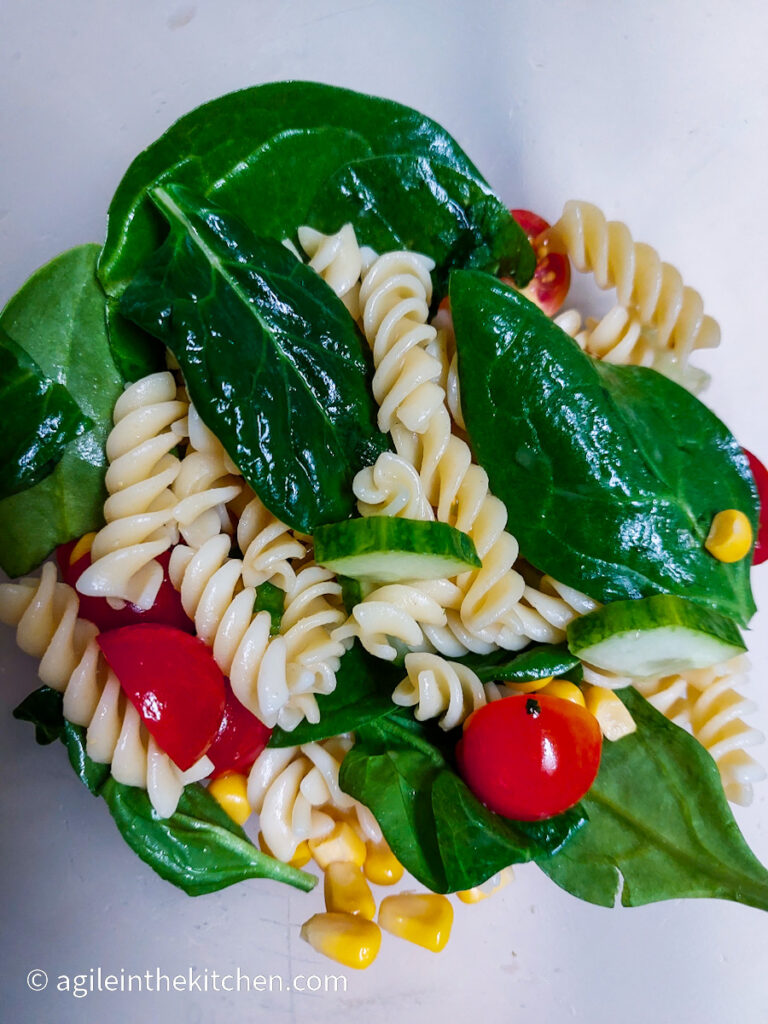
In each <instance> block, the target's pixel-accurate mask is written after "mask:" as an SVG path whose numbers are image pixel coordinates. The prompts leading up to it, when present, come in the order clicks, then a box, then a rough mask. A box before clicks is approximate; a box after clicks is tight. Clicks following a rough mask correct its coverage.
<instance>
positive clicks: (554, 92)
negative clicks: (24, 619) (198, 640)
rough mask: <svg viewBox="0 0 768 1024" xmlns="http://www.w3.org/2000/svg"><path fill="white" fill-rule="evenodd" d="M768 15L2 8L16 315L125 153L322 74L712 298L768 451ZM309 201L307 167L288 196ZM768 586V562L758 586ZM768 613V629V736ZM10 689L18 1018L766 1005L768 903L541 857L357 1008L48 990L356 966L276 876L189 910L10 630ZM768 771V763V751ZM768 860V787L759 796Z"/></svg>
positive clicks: (761, 1017)
mask: <svg viewBox="0 0 768 1024" xmlns="http://www.w3.org/2000/svg"><path fill="white" fill-rule="evenodd" d="M765 10H766V9H765V8H764V6H763V5H762V4H760V3H756V2H753V3H746V2H742V3H739V4H738V5H736V4H722V3H720V4H715V3H694V2H681V0H675V2H669V0H668V2H659V0H644V2H617V0H613V2H603V0H600V2H594V3H586V2H582V3H579V2H571V3H565V2H562V0H561V2H555V0H548V2H547V3H534V2H518V3H511V2H510V3H504V2H490V0H478V2H477V3H475V4H472V5H470V4H460V3H453V4H449V3H434V2H427V0H422V2H417V0H409V2H407V3H385V2H375V0H371V2H366V3H363V2H361V3H355V2H354V0H316V2H311V0H302V2H282V3H264V2H261V0H241V2H226V0H219V2H213V0H208V2H198V3H196V4H195V3H183V2H174V3H167V2H149V0H130V2H129V0H112V2H103V0H102V2H96V0H91V2H88V0H57V2H56V3H52V2H51V0H23V2H21V0H5V3H4V4H3V5H2V9H0V82H1V83H2V92H1V94H0V96H1V99H0V138H1V139H2V159H1V160H0V252H1V253H2V261H1V263H2V265H0V303H2V302H4V301H5V300H7V299H8V298H9V297H10V295H11V294H12V293H13V292H14V290H15V289H16V288H17V287H19V286H20V285H21V284H22V283H23V281H24V280H25V278H26V277H27V276H28V274H29V273H30V272H31V271H33V270H34V269H35V268H36V267H37V266H38V265H40V264H41V263H43V262H44V261H46V260H47V259H49V258H50V257H52V256H54V255H55V254H56V253H58V252H59V251H61V250H62V249H65V248H67V247H69V246H72V245H75V244H77V243H80V242H85V241H98V240H101V238H102V237H103V232H104V217H105V212H106V208H107V204H108V201H109V198H110V195H111V193H112V192H113V190H114V188H115V186H116V185H117V183H118V181H119V179H120V176H121V174H122V172H123V171H124V169H125V168H126V167H127V165H128V163H129V162H130V160H131V159H132V158H133V157H134V156H135V155H136V154H137V153H138V152H139V150H140V149H141V148H142V147H144V146H145V145H147V144H148V143H150V142H151V141H152V140H153V139H154V138H155V137H156V136H157V135H159V134H160V133H161V132H162V131H163V130H164V129H165V128H166V127H167V126H168V125H169V124H170V123H171V122H172V121H173V120H174V119H175V118H177V117H178V116H180V115H181V114H183V113H185V112H186V111H188V110H189V109H191V108H192V107H194V106H196V105H197V104H198V103H200V102H202V101H204V100H207V99H210V98H212V97H214V96H217V95H219V94H221V93H223V92H226V91H228V90H230V89H234V88H238V87H241V86H246V85H250V84H254V83H259V82H264V81H268V80H270V79H279V78H289V77H294V78H307V79H316V80H320V81H325V82H330V83H333V84H337V85H345V86H350V87H352V88H356V89H359V90H361V91H368V92H372V93H376V94H379V95H384V96H389V97H391V98H393V99H397V100H400V101H402V102H405V103H408V104H410V105H412V106H415V107H416V108H418V109H419V110H422V111H424V112H425V113H428V114H430V115H431V116H433V117H435V118H436V119H437V120H438V121H440V122H441V123H442V124H444V125H445V126H446V127H447V128H448V129H449V130H450V131H451V132H452V133H453V134H454V135H455V136H456V137H457V138H458V139H459V141H460V142H461V143H462V144H463V145H464V147H465V148H466V149H467V151H468V152H469V154H470V155H471V156H472V158H473V159H474V160H475V162H476V163H477V164H478V166H479V167H480V168H481V169H482V170H483V171H484V172H485V174H486V176H487V177H488V178H489V180H490V181H491V183H492V184H493V185H494V187H495V188H496V189H497V191H499V192H500V194H501V195H502V196H503V197H504V198H505V199H506V200H507V201H508V202H509V204H510V205H512V206H522V207H528V208H530V209H533V210H536V211H538V212H539V213H541V214H542V215H543V216H545V217H547V218H548V219H550V220H551V219H555V218H556V217H557V215H558V213H559V211H560V208H561V205H562V203H563V202H564V201H565V200H566V199H567V198H570V197H577V198H584V199H590V200H592V201H595V202H597V203H598V204H599V205H600V206H602V207H603V208H604V210H605V211H606V212H607V213H608V215H609V216H611V217H615V218H619V219H622V220H625V221H626V222H627V223H628V224H629V225H630V227H631V229H632V231H633V233H634V235H635V238H637V239H639V240H645V241H649V242H651V243H652V244H653V245H655V246H656V247H657V248H658V249H659V251H660V252H661V254H662V256H663V257H664V258H665V259H667V260H669V261H670V262H673V263H676V264H677V265H678V266H679V267H680V268H681V269H682V271H683V274H684V277H685V279H686V281H687V282H689V283H691V284H693V285H694V286H695V287H697V288H698V289H699V290H700V291H701V292H702V294H703V295H704V296H705V299H706V307H707V310H708V311H709V312H711V313H712V314H713V315H714V316H716V317H717V318H718V319H719V321H720V323H721V325H722V328H723V345H722V348H721V349H720V350H719V351H718V352H716V353H713V354H708V355H706V356H705V357H704V358H703V359H701V360H700V361H701V362H702V363H703V364H704V365H706V367H707V368H708V369H709V370H710V371H711V372H713V374H714V375H715V383H714V384H713V386H712V388H711V389H710V391H709V393H708V396H707V400H708V401H709V402H710V403H711V404H712V405H713V406H714V408H715V409H716V411H717V412H718V413H719V414H720V415H721V416H722V417H723V418H724V419H725V420H726V422H728V424H729V425H730V426H731V428H732V429H733V430H734V432H735V433H736V434H737V436H738V437H739V438H740V439H741V440H742V441H743V443H745V444H746V445H747V446H749V447H751V448H753V449H754V450H756V451H757V452H759V453H762V456H763V458H764V459H768V432H767V431H766V424H767V423H768V414H767V413H766V399H765V380H764V377H765V370H766V355H765V348H764V346H765V344H766V338H765V308H764V306H765V274H766V249H765V245H766V238H768V200H767V199H766V187H765V183H766V170H765V169H766V158H767V157H768V146H767V142H768V122H767V115H766V112H767V111H768V103H767V102H766V101H767V100H768V73H767V72H766V60H765V52H764V41H765V38H766V32H767V31H768V14H766V13H765ZM287 186H288V187H290V183H287ZM755 577H756V579H755V587H756V593H757V597H758V601H760V600H762V603H763V604H765V603H766V602H767V601H768V566H766V568H765V569H764V570H763V571H762V572H760V571H757V572H756V573H755ZM766 621H768V619H767V618H766V612H763V613H762V614H761V615H759V616H758V617H757V618H756V619H755V622H754V628H753V631H752V634H751V640H750V643H751V646H752V660H753V663H754V674H753V687H752V688H753V692H754V695H755V696H756V699H757V700H758V701H760V703H761V705H762V707H761V710H760V711H759V713H758V714H757V715H755V716H754V721H755V723H757V724H758V725H761V726H762V728H763V729H764V730H766V731H768V693H766V687H765V679H766V669H768V645H767V644H766V641H765V639H764V637H763V636H761V634H764V633H765V625H766ZM0 642H2V644H3V648H2V649H3V675H2V678H1V679H0V705H1V706H2V714H0V750H1V751H2V770H1V771H0V801H1V803H2V836H3V839H2V864H1V865H0V868H1V870H0V889H1V890H2V892H1V893H0V901H1V902H0V907H1V908H2V909H1V910H0V914H1V917H2V927H3V932H4V951H3V954H2V960H1V961H0V962H1V963H2V975H3V976H2V979H0V985H1V986H2V990H1V991H0V1016H2V1018H3V1019H4V1020H9V1021H10V1020H13V1021H21V1022H27V1021H30V1022H32V1021H34V1022H37V1021H46V1022H47V1021H56V1022H61V1024H65V1022H69V1021H89V1022H91V1021H92V1022H97V1021H98V1022H101V1021H104V1020H106V1019H110V1020H112V1021H114V1022H115V1024H118V1022H120V1024H122V1022H129V1021H130V1022H134V1021H139V1020H140V1021H145V1020H146V1021H149V1020H160V1019H163V1020H165V1021H166V1022H167V1024H172V1022H175V1021H207V1022H226V1024H234V1022H238V1021H245V1020H249V1021H250V1020H265V1021H266V1020H269V1021H301V1022H305V1021H306V1022H309V1021H313V1022H317V1024H322V1022H325V1021H331V1020H334V1021H335V1020H337V1019H338V1018H339V1017H340V1015H342V1014H344V1015H346V1019H348V1020H350V1021H355V1022H357V1021H365V1022H369V1024H376V1022H378V1021H392V1020H395V1021H398V1022H399V1021H403V1022H417V1021H421V1020H423V1019H424V1018H425V1017H428V1018H429V1019H430V1020H432V1021H439V1020H446V1021H451V1022H465V1021H476V1020H487V1021H491V1022H495V1021H504V1022H508V1021H515V1022H536V1024H550V1022H560V1021H570V1020H576V1021H588V1022H590V1024H603V1022H608V1021H611V1022H615V1021H619V1022H622V1024H635V1022H637V1024H640V1022H648V1021H653V1022H655V1024H661V1022H667V1021H670V1022H671V1021H679V1020H681V1019H690V1020H695V1021H699V1022H706V1024H710V1022H711V1024H725V1022H730V1021H735V1020H743V1021H748V1022H755V1021H768V979H767V977H766V964H765V954H766V950H768V916H766V915H765V914H764V913H763V912H761V911H758V910H753V909H750V908H746V907H742V906H739V905H734V904H727V903H719V902H715V901H710V900H699V901H689V902H680V901H678V902H672V903H667V904H663V905H659V906H652V907H646V908H639V909H633V910H605V909H600V908H595V907H591V906H587V905H584V904H580V903H579V902H577V901H576V900H574V899H572V898H571V897H570V896H568V895H566V894H565V893H562V892H561V891H560V890H558V889H556V888H555V887H554V886H553V885H552V884H551V883H550V882H549V881H548V880H547V879H546V878H544V877H543V876H542V875H541V874H540V873H538V872H537V870H536V869H535V868H533V867H530V868H521V869H519V870H518V871H517V880H516V882H515V883H514V885H513V886H511V887H510V888H508V889H507V890H506V892H505V893H504V894H503V896H499V897H497V898H495V899H494V900H489V901H487V902H486V903H484V904H482V905H479V906H475V907H464V906H460V905H457V910H456V922H455V927H454V935H453V937H452V939H451V942H450V944H449V946H448V948H447V950H446V951H445V952H444V953H443V954H442V955H440V956H433V955H431V954H429V953H427V952H425V951H423V950H421V949H419V948H417V947H412V946H409V945H406V944H405V943H402V942H399V941H398V940H395V939H394V938H391V937H389V938H388V937H386V936H385V942H384V944H383V947H382V952H381V954H380V957H379V959H378V961H377V963H376V965H375V966H374V967H373V968H372V969H371V970H369V971H368V972H365V973H361V974H358V973H353V972H351V971H350V972H347V974H348V976H349V982H348V991H347V993H346V994H344V995H338V996H334V995H326V994H316V995H300V994H298V993H296V992H292V993H282V994H280V993H273V994H272V995H268V994H262V995H258V994H253V993H252V994H250V995H248V994H245V993H243V994H240V995H224V994H219V995H216V994H213V993H208V994H202V995H196V996H192V995H187V994H170V995H161V996H153V995H148V994H144V995H137V994H133V995H123V996H121V995H105V994H102V995H92V996H89V997H88V998H86V999H83V1000H79V1001H78V1000H74V999H73V998H72V997H71V996H66V995H61V994H57V993H56V992H55V991H50V990H49V991H47V992H46V993H43V994H35V993H31V992H29V991H28V990H27V989H26V985H25V976H26V974H27V971H29V970H30V969H32V968H38V967H39V968H43V969H45V970H46V971H48V972H49V974H50V975H51V976H52V977H54V978H55V976H56V975H58V974H62V973H65V972H69V973H77V972H87V971H88V970H89V969H90V968H96V967H98V966H101V967H102V968H103V969H104V971H106V972H119V970H120V969H121V968H122V969H125V970H126V971H144V970H146V969H147V968H152V969H153V970H154V968H155V967H159V968H160V969H161V970H163V971H164V972H166V973H168V974H171V975H172V974H174V973H176V972H177V971H179V970H182V971H186V970H187V969H188V968H190V967H193V968H196V969H198V970H202V969H204V968H208V970H209V971H212V970H218V971H220V972H227V971H230V970H235V969H236V968H237V967H240V968H242V969H243V970H244V971H247V972H248V973H264V974H268V973H270V972H271V973H279V974H282V975H284V976H286V977H287V976H290V975H292V974H296V973H319V974H323V973H325V972H326V970H329V971H330V973H342V971H341V969H340V970H339V971H336V970H335V967H334V965H331V964H330V962H329V961H324V960H322V959H321V958H320V957H317V956H315V954H314V953H313V952H312V951H311V950H310V948H309V947H308V946H306V945H305V944H303V943H302V942H301V941H300V940H299V935H298V930H299V925H300V923H301V922H302V921H303V920H304V919H306V918H307V917H308V916H310V914H311V913H314V912H315V911H317V910H318V909H320V904H321V899H322V897H321V895H320V894H319V893H315V894H312V895H310V896H304V895H302V894H299V893H294V892H293V891H291V890H288V889H287V888H282V887H279V886H276V885H274V884H271V883H261V882H246V883H244V884H242V885H238V886H236V887H234V888H232V889H229V890H227V891H225V892H222V893H219V894H216V895H213V896H209V897H202V898H199V899H196V900H191V899H189V898H187V897H186V896H184V895H183V894H181V893H179V892H177V891H176V890H174V889H173V888H171V887H170V886H169V885H168V884H166V883H164V882H162V881H160V880H159V879H158V878H156V877H155V876H154V875H153V874H152V873H151V872H150V871H149V869H146V868H145V867H144V866H143V865H142V864H141V863H140V862H139V861H138V860H137V859H136V858H135V857H134V855H133V854H132V853H131V852H130V851H129V850H128V848H127V847H126V846H125V845H124V844H123V842H122V840H121V839H120V837H119V836H118V834H117V832H116V830H115V828H114V826H113V824H112V822H111V820H110V819H109V817H108V815H107V813H106V809H105V808H104V806H103V805H101V804H100V803H98V802H97V801H95V800H93V799H92V798H91V797H90V796H89V794H88V793H87V792H86V791H85V790H84V789H83V788H82V787H81V786H80V784H79V783H78V782H77V780H76V779H75V778H74V776H73V775H72V773H71V772H70V771H69V769H68V766H67V764H66V760H65V756H64V752H63V750H62V749H61V747H60V746H58V745H56V746H54V747H50V748H44V749H42V748H37V747H36V746H35V744H34V742H33V738H32V730H31V728H30V727H29V726H28V725H25V724H22V723H18V722H15V721H13V720H12V719H11V717H10V710H11V709H12V708H13V706H14V705H15V704H16V703H17V702H18V700H20V699H21V698H22V697H23V696H24V695H25V694H26V693H27V692H28V691H30V690H31V689H33V688H34V686H35V685H36V683H35V671H34V665H33V663H32V661H31V660H29V659H26V658H24V657H23V656H21V655H19V654H17V653H15V650H14V647H13V642H12V637H11V634H10V631H4V633H3V636H2V640H1V641H0ZM763 757H764V759H765V758H768V751H765V748H764V752H763ZM737 818H738V820H739V823H740V825H741V827H742V829H743V831H744V834H745V836H746V837H747V839H748V841H749V842H750V843H751V845H752V846H753V848H754V850H755V851H756V853H757V854H758V855H759V856H760V857H761V858H762V860H763V861H764V862H768V827H767V826H768V783H764V784H763V786H762V788H761V789H759V795H758V797H757V799H756V801H755V803H754V805H753V806H752V807H751V808H749V809H746V810H737Z"/></svg>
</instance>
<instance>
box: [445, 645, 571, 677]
mask: <svg viewBox="0 0 768 1024" xmlns="http://www.w3.org/2000/svg"><path fill="white" fill-rule="evenodd" d="M455 660H456V661H458V662H460V663H461V664H462V665H468V666H469V668H471V669H472V671H473V672H474V673H475V675H477V676H478V678H479V679H480V681H481V682H483V683H491V682H504V683H527V682H530V681H532V680H534V679H547V678H548V677H549V676H559V677H560V678H564V677H566V676H567V677H568V678H569V679H571V678H573V677H574V675H575V677H576V678H575V681H576V682H580V680H581V678H582V677H583V672H582V669H581V662H580V661H579V659H578V658H577V657H576V656H575V655H574V654H571V652H570V651H569V650H568V647H567V646H566V645H565V644H558V645H555V644H540V645H538V646H535V647H531V648H529V649H528V650H526V651H521V653H520V654H511V653H510V652H509V651H504V650H499V651H493V652H491V653H490V654H465V655H464V657H463V658H456V659H455Z"/></svg>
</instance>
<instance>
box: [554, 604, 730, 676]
mask: <svg viewBox="0 0 768 1024" xmlns="http://www.w3.org/2000/svg"><path fill="white" fill-rule="evenodd" d="M566 632H567V637H568V648H569V650H570V651H571V653H572V654H575V655H577V656H578V657H580V658H581V659H582V660H583V661H587V662H589V663H590V664H592V665H596V666H597V667H598V668H603V669H606V670H608V671H613V672H618V673H628V674H630V675H635V676H641V677H642V676H651V675H657V674H660V673H668V672H682V671H685V670H686V669H698V668H708V667H709V666H710V665H714V664H716V663H717V662H720V661H726V660H727V659H728V658H733V657H735V656H736V655H737V654H740V653H742V652H743V651H745V650H746V645H745V644H744V641H743V640H742V639H741V634H740V633H739V630H738V628H737V626H736V624H735V623H734V622H733V620H732V619H729V618H726V616H724V615H720V614H719V613H718V612H714V611H712V610H711V609H709V608H704V607H703V606H702V605H697V604H694V603H693V602H692V601H686V600H685V598H682V597H677V596H675V595H673V594H658V595H655V596H653V597H646V598H643V599H641V600H637V601H614V602H612V603H611V604H607V605H605V607H603V608H598V609H597V610H596V611H593V612H589V614H587V615H582V616H581V617H580V618H578V619H574V621H573V622H571V623H570V625H569V626H568V628H567V631H566ZM667 638H669V639H671V640H672V644H671V645H670V646H671V647H672V648H673V650H674V653H673V654H672V655H671V657H667V658H663V657H660V655H661V654H662V653H663V649H664V640H665V639H667Z"/></svg>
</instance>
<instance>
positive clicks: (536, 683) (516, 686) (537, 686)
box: [507, 676, 552, 693]
mask: <svg viewBox="0 0 768 1024" xmlns="http://www.w3.org/2000/svg"><path fill="white" fill-rule="evenodd" d="M551 682H552V676H545V677H544V678H543V679H531V681H530V682H528V683H507V686H508V687H509V688H510V690H514V691H515V693H533V692H534V691H535V690H541V689H543V688H544V687H545V686H548V685H549V684H550V683H551Z"/></svg>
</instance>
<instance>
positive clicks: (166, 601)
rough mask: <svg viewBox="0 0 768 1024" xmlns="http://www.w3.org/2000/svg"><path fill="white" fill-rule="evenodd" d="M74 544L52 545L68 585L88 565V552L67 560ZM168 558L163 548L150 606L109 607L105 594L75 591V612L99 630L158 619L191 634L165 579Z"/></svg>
mask: <svg viewBox="0 0 768 1024" xmlns="http://www.w3.org/2000/svg"><path fill="white" fill-rule="evenodd" d="M78 543H79V542H78V541H76V540H72V541H69V543H67V544H61V545H60V546H59V547H58V548H56V559H57V561H58V563H59V568H60V569H61V577H62V579H63V580H64V582H65V583H68V584H69V585H70V587H74V586H76V584H77V581H78V580H79V579H80V577H81V576H82V574H83V573H84V572H85V570H86V569H87V568H88V566H89V565H90V564H91V555H90V552H86V553H85V554H84V555H82V556H81V557H80V558H78V559H77V561H76V562H73V563H70V557H71V555H72V552H73V551H74V549H75V547H76V545H77V544H78ZM170 557H171V553H170V551H164V552H163V554H162V555H158V558H157V561H158V562H159V563H160V564H161V565H162V567H163V582H162V584H161V585H160V590H159V591H158V592H157V597H156V598H155V601H154V604H153V605H152V607H151V608H147V609H146V610H142V609H141V608H137V607H136V606H135V605H133V604H126V605H124V606H123V607H122V608H113V607H112V606H111V605H110V604H109V602H108V601H107V599H106V598H105V597H88V596H87V595H86V594H78V597H79V598H80V608H79V612H78V614H79V615H80V616H81V617H82V618H84V619H88V621H89V622H92V623H93V624H94V625H95V626H98V627H99V629H100V630H107V629H119V628H120V627H121V626H132V625H135V624H136V623H139V622H160V623H163V624H165V625H166V626H174V627H175V628H176V629H181V630H183V631H184V632H185V633H194V632H195V626H194V623H193V622H192V621H191V620H190V619H189V618H188V617H187V614H186V613H185V611H184V609H183V608H182V606H181V597H180V595H179V593H178V591H177V590H176V588H175V587H174V585H173V584H172V583H171V581H170V579H169V578H168V562H169V560H170Z"/></svg>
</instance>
